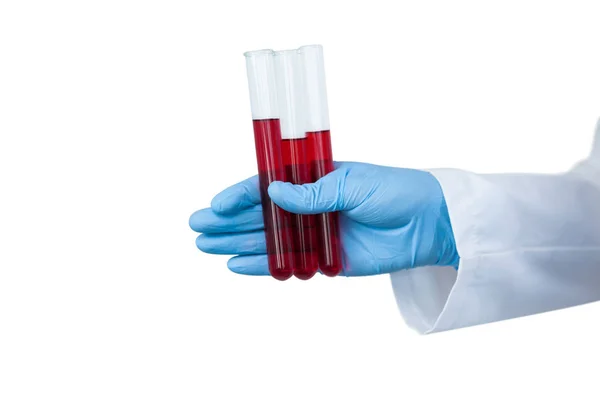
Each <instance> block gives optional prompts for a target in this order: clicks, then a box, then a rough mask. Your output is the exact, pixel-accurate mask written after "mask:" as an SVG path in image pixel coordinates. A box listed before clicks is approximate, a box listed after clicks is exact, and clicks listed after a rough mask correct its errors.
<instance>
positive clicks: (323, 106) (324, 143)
mask: <svg viewBox="0 0 600 400" xmlns="http://www.w3.org/2000/svg"><path fill="white" fill-rule="evenodd" d="M298 55H299V57H300V65H302V72H303V73H302V77H303V85H302V87H303V88H304V95H303V99H304V110H305V115H304V124H305V128H304V129H305V131H306V137H307V150H308V152H307V154H308V158H309V163H310V168H311V176H312V179H313V180H314V181H316V180H318V179H320V178H322V177H323V176H325V175H326V174H328V173H330V172H331V171H333V154H332V150H331V134H330V129H329V109H328V106H327V88H326V84H325V65H324V62H323V47H322V46H320V45H311V46H302V47H300V48H299V49H298ZM317 234H318V245H319V268H320V270H321V272H322V273H323V274H324V275H327V276H336V275H338V274H339V273H340V272H341V271H342V257H341V250H340V233H339V221H338V213H337V212H331V213H325V214H318V215H317Z"/></svg>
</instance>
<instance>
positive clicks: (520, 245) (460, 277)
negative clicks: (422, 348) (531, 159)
mask: <svg viewBox="0 0 600 400" xmlns="http://www.w3.org/2000/svg"><path fill="white" fill-rule="evenodd" d="M595 143H596V144H595V146H594V150H593V151H592V154H591V156H590V157H589V158H588V159H587V160H585V161H583V162H581V163H579V164H578V165H577V166H576V167H575V168H574V169H573V170H571V171H569V172H568V173H565V174H560V175H534V174H498V175H479V174H474V173H470V172H466V171H461V170H453V169H439V170H432V171H430V172H431V173H432V174H433V175H434V176H435V177H436V178H437V179H438V180H439V182H440V184H441V186H442V190H443V192H444V196H445V198H446V202H447V205H448V211H449V214H450V220H451V223H452V227H453V231H454V236H455V240H456V245H457V249H458V253H459V255H460V264H459V267H458V271H457V270H455V269H454V268H452V267H439V266H437V267H420V268H414V269H410V270H403V271H398V272H394V273H392V274H391V280H392V287H393V290H394V294H395V297H396V301H397V304H398V307H399V309H400V311H401V313H402V316H403V317H404V319H405V320H406V322H407V323H408V324H409V325H410V326H411V327H412V328H414V329H416V330H417V331H418V332H420V333H430V332H436V331H443V330H449V329H456V328H461V327H466V326H471V325H477V324H483V323H487V322H493V321H499V320H503V319H508V318H515V317H520V316H525V315H530V314H535V313H541V312H545V311H550V310H556V309H560V308H565V307H570V306H575V305H579V304H584V303H588V302H592V301H597V300H600V121H599V124H598V126H597V129H596V142H595Z"/></svg>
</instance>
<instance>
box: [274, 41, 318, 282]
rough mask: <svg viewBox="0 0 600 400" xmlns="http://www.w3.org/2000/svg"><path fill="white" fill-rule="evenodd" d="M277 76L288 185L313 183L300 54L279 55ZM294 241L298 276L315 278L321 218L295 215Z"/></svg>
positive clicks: (293, 219) (277, 56) (287, 51)
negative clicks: (305, 125)
mask: <svg viewBox="0 0 600 400" xmlns="http://www.w3.org/2000/svg"><path fill="white" fill-rule="evenodd" d="M275 75H276V76H277V90H278V92H277V93H278V96H277V97H278V101H279V113H280V114H279V115H280V125H281V153H282V157H283V165H284V168H285V181H286V182H291V183H293V184H296V185H301V184H304V183H311V182H313V180H312V175H311V170H310V164H309V161H308V153H307V150H308V149H307V146H306V143H307V138H306V132H305V131H304V124H303V121H302V115H303V111H304V110H303V104H302V98H301V96H302V92H301V90H302V87H301V85H302V76H301V70H300V65H299V55H298V51H297V50H283V51H277V52H275ZM292 227H293V240H294V254H295V260H294V261H295V262H294V276H296V277H297V278H299V279H310V278H312V277H313V276H314V275H315V274H316V273H317V270H318V268H319V255H318V243H317V218H316V217H315V216H314V215H302V214H293V215H292Z"/></svg>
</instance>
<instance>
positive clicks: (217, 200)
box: [210, 175, 260, 214]
mask: <svg viewBox="0 0 600 400" xmlns="http://www.w3.org/2000/svg"><path fill="white" fill-rule="evenodd" d="M257 204H260V191H259V188H258V176H257V175H255V176H253V177H252V178H248V179H246V180H244V181H242V182H240V183H236V184H235V185H233V186H230V187H228V188H227V189H225V190H223V191H222V192H221V193H219V194H217V195H216V196H215V197H214V198H213V199H212V201H211V203H210V207H211V208H212V210H213V211H214V212H216V213H218V214H231V213H236V212H239V211H240V210H243V209H245V208H249V207H253V206H255V205H257Z"/></svg>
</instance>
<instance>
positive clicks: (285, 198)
mask: <svg viewBox="0 0 600 400" xmlns="http://www.w3.org/2000/svg"><path fill="white" fill-rule="evenodd" d="M345 179H346V171H345V169H343V168H340V169H336V170H335V171H333V172H331V173H329V174H327V175H325V176H324V177H323V178H321V179H319V180H318V181H316V182H315V183H306V184H304V185H294V184H291V183H289V182H273V183H271V185H269V197H271V199H272V200H273V201H274V202H275V204H277V205H278V206H279V207H281V208H283V209H284V210H286V211H289V212H292V213H294V214H320V213H324V212H332V211H343V210H347V209H350V208H353V207H355V205H353V204H351V202H348V201H347V199H345V197H346V196H344V182H345Z"/></svg>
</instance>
